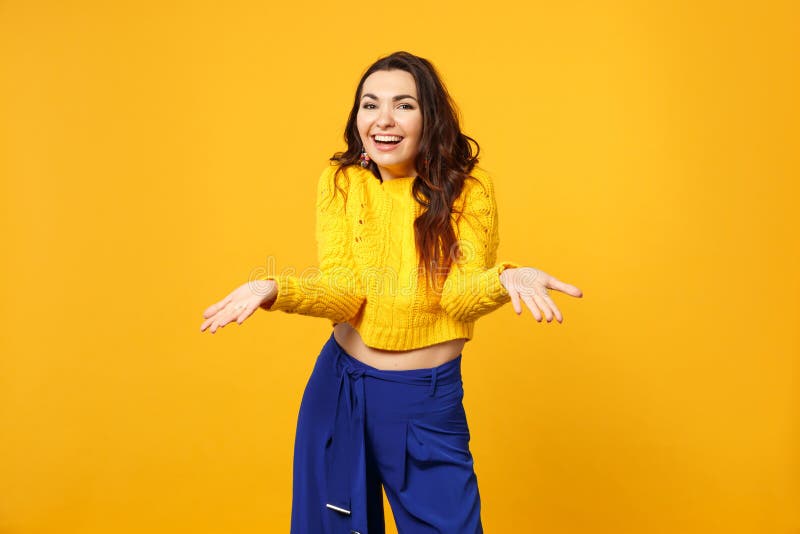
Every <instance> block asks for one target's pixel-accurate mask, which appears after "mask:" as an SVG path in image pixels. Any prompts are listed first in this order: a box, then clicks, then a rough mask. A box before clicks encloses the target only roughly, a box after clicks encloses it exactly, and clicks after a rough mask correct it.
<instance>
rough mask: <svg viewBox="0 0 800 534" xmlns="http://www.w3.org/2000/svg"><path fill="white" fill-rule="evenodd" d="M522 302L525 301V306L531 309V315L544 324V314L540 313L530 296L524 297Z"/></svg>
mask: <svg viewBox="0 0 800 534" xmlns="http://www.w3.org/2000/svg"><path fill="white" fill-rule="evenodd" d="M522 300H524V301H525V304H527V305H528V308H530V310H531V313H532V314H533V316H534V317H535V318H536V320H537V321H539V322H542V313H541V312H540V311H539V308H537V307H536V303H535V302H534V301H533V299H532V298H531V296H530V295H522Z"/></svg>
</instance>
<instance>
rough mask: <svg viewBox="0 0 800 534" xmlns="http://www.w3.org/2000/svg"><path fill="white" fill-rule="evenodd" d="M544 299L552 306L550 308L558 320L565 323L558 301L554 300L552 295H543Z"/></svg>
mask: <svg viewBox="0 0 800 534" xmlns="http://www.w3.org/2000/svg"><path fill="white" fill-rule="evenodd" d="M542 299H543V300H544V301H545V302H546V303H547V305H548V306H550V309H551V310H553V315H555V316H556V321H558V322H559V323H563V322H564V316H563V315H561V310H559V309H558V306H556V303H555V302H554V301H553V299H552V297H550V295H543V296H542Z"/></svg>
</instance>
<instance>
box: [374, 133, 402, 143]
mask: <svg viewBox="0 0 800 534" xmlns="http://www.w3.org/2000/svg"><path fill="white" fill-rule="evenodd" d="M402 139H403V138H402V137H400V136H398V135H376V136H375V140H376V141H381V142H383V143H394V142H395V141H402Z"/></svg>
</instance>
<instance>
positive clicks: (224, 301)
mask: <svg viewBox="0 0 800 534" xmlns="http://www.w3.org/2000/svg"><path fill="white" fill-rule="evenodd" d="M231 298H233V297H231V296H230V295H228V296H227V297H225V298H224V299H222V300H221V301H219V302H217V303H216V304H212V305H211V306H209V307H208V308H206V311H204V312H203V317H205V318H206V319H208V318H209V317H211V316H212V315H214V314H215V313H217V312H218V311H219V310H221V309H222V308H224V307H225V306H227V305H228V303H229V302H230V301H231Z"/></svg>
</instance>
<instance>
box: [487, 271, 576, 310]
mask: <svg viewBox="0 0 800 534" xmlns="http://www.w3.org/2000/svg"><path fill="white" fill-rule="evenodd" d="M500 283H501V284H503V287H505V288H506V290H507V291H508V294H509V295H510V296H511V305H512V306H513V307H514V311H515V312H516V313H517V315H519V314H521V313H522V304H521V302H520V301H522V302H524V303H525V304H526V305H527V306H528V308H529V309H530V310H531V313H532V314H533V316H534V317H535V318H536V320H537V321H539V322H541V320H542V313H544V316H545V318H546V319H547V322H548V323H549V322H550V321H552V320H553V317H555V318H556V320H557V321H558V322H559V323H560V322H563V321H564V317H563V316H562V315H561V310H559V309H558V306H556V303H555V302H554V301H553V299H552V297H551V296H550V294H549V293H548V291H547V290H548V289H555V290H557V291H561V292H563V293H566V294H567V295H571V296H573V297H583V292H582V291H581V290H580V289H578V288H577V287H575V286H573V285H570V284H567V283H565V282H562V281H561V280H559V279H558V278H556V277H555V276H551V275H549V274H547V273H546V272H544V271H541V270H539V269H534V268H533V267H518V268H511V269H505V270H504V271H503V272H502V273H500Z"/></svg>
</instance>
